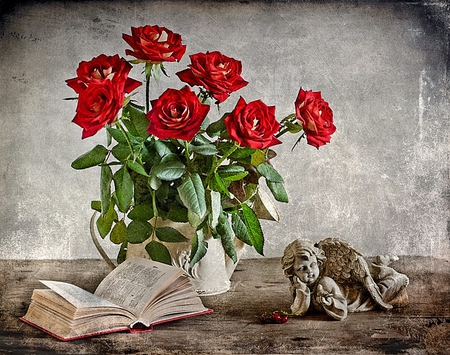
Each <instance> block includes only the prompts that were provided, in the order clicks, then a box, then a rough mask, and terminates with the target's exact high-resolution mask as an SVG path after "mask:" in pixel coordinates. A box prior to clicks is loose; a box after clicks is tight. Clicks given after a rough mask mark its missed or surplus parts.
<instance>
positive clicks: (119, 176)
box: [113, 166, 134, 212]
mask: <svg viewBox="0 0 450 355" xmlns="http://www.w3.org/2000/svg"><path fill="white" fill-rule="evenodd" d="M113 179H114V186H115V188H116V197H117V207H119V210H120V211H122V212H126V211H128V209H129V208H130V205H131V201H132V199H133V190H134V184H133V180H132V179H131V176H130V173H129V172H128V169H127V168H126V166H123V167H121V168H120V169H119V170H117V172H116V173H115V174H114V176H113Z"/></svg>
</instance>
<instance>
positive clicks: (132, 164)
mask: <svg viewBox="0 0 450 355" xmlns="http://www.w3.org/2000/svg"><path fill="white" fill-rule="evenodd" d="M127 166H128V167H129V168H130V169H131V170H133V171H134V172H136V173H138V174H141V175H144V176H147V177H148V176H149V175H148V174H147V172H146V171H145V168H144V167H143V165H142V164H141V163H138V162H137V161H132V160H128V161H127Z"/></svg>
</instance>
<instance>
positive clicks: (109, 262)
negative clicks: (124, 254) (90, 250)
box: [89, 211, 116, 270]
mask: <svg viewBox="0 0 450 355" xmlns="http://www.w3.org/2000/svg"><path fill="white" fill-rule="evenodd" d="M96 214H97V211H95V212H94V214H93V215H92V217H91V222H90V223H89V230H90V232H91V238H92V241H93V242H94V245H95V247H96V248H97V250H98V252H99V253H100V255H101V256H102V258H103V260H105V262H106V263H107V264H108V266H109V267H110V268H111V270H114V269H115V268H116V265H114V263H113V262H112V261H111V259H110V258H109V257H108V254H106V252H105V250H104V249H103V248H102V246H101V245H100V243H99V242H98V238H97V235H96V234H95V215H96Z"/></svg>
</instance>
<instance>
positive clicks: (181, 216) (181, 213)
mask: <svg viewBox="0 0 450 355" xmlns="http://www.w3.org/2000/svg"><path fill="white" fill-rule="evenodd" d="M168 208H169V212H168V213H167V218H168V219H170V220H171V221H174V222H181V223H185V222H188V221H189V219H188V215H187V211H188V210H187V208H186V207H184V206H181V205H180V204H178V203H176V202H172V203H169V204H168Z"/></svg>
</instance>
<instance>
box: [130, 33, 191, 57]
mask: <svg viewBox="0 0 450 355" xmlns="http://www.w3.org/2000/svg"><path fill="white" fill-rule="evenodd" d="M122 38H123V39H124V40H125V42H127V43H128V44H129V45H130V46H131V48H132V49H133V50H134V52H133V50H130V49H127V50H125V53H126V54H127V55H131V56H133V57H136V58H137V59H139V60H141V61H144V62H151V63H162V62H174V61H180V59H181V57H182V56H183V55H184V52H185V51H186V46H185V45H182V44H181V36H180V35H179V34H177V33H173V32H172V31H170V30H168V29H167V28H165V27H159V26H144V27H131V36H130V35H127V34H125V33H124V34H123V35H122Z"/></svg>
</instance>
